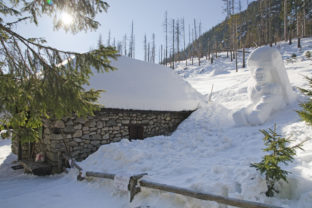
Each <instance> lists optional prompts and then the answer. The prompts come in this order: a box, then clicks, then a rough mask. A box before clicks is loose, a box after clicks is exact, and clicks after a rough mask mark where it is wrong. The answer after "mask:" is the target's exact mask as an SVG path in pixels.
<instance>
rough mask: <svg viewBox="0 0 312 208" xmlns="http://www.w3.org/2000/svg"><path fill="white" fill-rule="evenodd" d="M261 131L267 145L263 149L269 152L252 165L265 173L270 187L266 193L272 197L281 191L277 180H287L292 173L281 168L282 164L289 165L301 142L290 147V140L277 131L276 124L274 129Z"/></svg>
mask: <svg viewBox="0 0 312 208" xmlns="http://www.w3.org/2000/svg"><path fill="white" fill-rule="evenodd" d="M260 132H261V133H262V134H263V135H264V138H263V141H264V145H265V146H266V148H265V149H263V151H264V152H267V153H268V154H267V155H265V156H264V157H263V159H262V161H261V162H259V163H252V164H251V165H250V166H251V167H254V168H256V169H257V170H258V171H260V173H261V174H265V179H266V184H267V188H268V190H267V192H266V193H265V194H266V196H268V197H272V196H274V193H278V192H279V191H278V190H277V189H276V187H275V184H276V182H278V181H279V180H284V181H286V182H287V175H288V174H289V173H290V172H288V171H286V170H283V169H281V167H280V164H281V163H283V164H285V165H287V164H288V162H292V161H293V159H294V158H293V156H295V155H296V149H297V148H301V144H299V145H296V146H293V147H289V146H288V144H289V143H290V140H289V139H286V138H283V137H281V135H279V134H277V133H276V125H274V128H273V129H269V130H268V131H266V130H260Z"/></svg>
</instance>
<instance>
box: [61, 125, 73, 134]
mask: <svg viewBox="0 0 312 208" xmlns="http://www.w3.org/2000/svg"><path fill="white" fill-rule="evenodd" d="M63 131H64V133H66V134H72V133H74V132H75V129H74V126H66V127H65V128H64V130H63Z"/></svg>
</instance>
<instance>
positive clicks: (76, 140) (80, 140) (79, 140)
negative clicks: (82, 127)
mask: <svg viewBox="0 0 312 208" xmlns="http://www.w3.org/2000/svg"><path fill="white" fill-rule="evenodd" d="M74 141H75V142H77V143H80V142H82V139H80V138H74Z"/></svg>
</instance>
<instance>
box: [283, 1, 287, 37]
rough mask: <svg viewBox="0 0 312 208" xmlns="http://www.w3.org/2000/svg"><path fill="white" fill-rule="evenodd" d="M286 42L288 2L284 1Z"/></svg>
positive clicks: (285, 34)
mask: <svg viewBox="0 0 312 208" xmlns="http://www.w3.org/2000/svg"><path fill="white" fill-rule="evenodd" d="M284 40H285V41H287V0H284Z"/></svg>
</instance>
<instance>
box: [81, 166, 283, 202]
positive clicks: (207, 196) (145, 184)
mask: <svg viewBox="0 0 312 208" xmlns="http://www.w3.org/2000/svg"><path fill="white" fill-rule="evenodd" d="M144 175H146V173H143V174H140V175H137V176H132V177H131V178H133V177H135V178H133V179H138V178H141V177H142V176H144ZM86 176H89V177H90V176H91V177H97V178H106V179H111V180H114V177H115V174H110V173H98V172H86ZM135 181H137V180H135ZM138 183H139V184H140V186H141V187H146V188H150V189H157V190H161V191H166V192H170V193H175V194H180V195H183V196H188V197H192V198H196V199H201V200H206V201H214V202H218V203H221V204H226V205H230V206H235V207H241V208H282V207H278V206H273V205H268V204H262V203H258V202H251V201H246V200H240V199H233V198H228V197H223V196H218V195H214V194H207V193H202V192H196V191H192V190H189V189H185V188H179V187H175V186H170V185H166V184H160V183H155V182H150V181H147V180H141V181H138ZM132 186H133V187H136V185H135V184H132ZM137 193H138V192H135V194H137ZM135 194H134V195H135ZM134 195H133V196H132V197H131V201H132V199H133V197H134Z"/></svg>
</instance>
